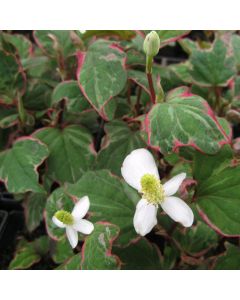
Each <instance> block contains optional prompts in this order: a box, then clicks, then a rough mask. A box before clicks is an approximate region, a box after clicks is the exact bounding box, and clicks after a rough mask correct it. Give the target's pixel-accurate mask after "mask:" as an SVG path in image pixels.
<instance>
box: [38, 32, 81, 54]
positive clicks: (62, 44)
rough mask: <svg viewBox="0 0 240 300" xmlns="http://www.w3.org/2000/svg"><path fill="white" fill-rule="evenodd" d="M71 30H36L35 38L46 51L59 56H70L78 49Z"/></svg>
mask: <svg viewBox="0 0 240 300" xmlns="http://www.w3.org/2000/svg"><path fill="white" fill-rule="evenodd" d="M70 33H71V31H70V30H36V31H35V32H34V39H35V41H36V43H37V45H38V46H39V48H41V49H42V50H43V51H44V53H46V54H47V55H49V56H57V55H59V52H60V53H61V54H62V55H63V56H69V55H71V54H74V52H75V51H76V49H75V47H74V46H73V43H72V40H71V35H70Z"/></svg>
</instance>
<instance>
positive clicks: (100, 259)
mask: <svg viewBox="0 0 240 300" xmlns="http://www.w3.org/2000/svg"><path fill="white" fill-rule="evenodd" d="M156 32H157V34H158V36H159V38H160V51H159V54H158V55H157V56H156V57H155V58H154V59H153V60H152V61H148V60H147V64H149V65H148V68H147V70H148V71H149V70H150V72H148V71H147V74H146V71H145V68H146V65H145V64H146V56H145V53H144V51H143V42H144V39H145V37H146V35H148V34H149V31H148V30H145V31H132V30H128V31H121V30H110V31H107V30H100V31H97V30H96V31H95V30H90V31H86V32H85V33H81V32H79V31H74V30H72V31H68V30H65V31H64V30H61V31H55V30H49V31H34V32H31V33H26V34H23V33H21V34H16V33H14V32H11V31H8V32H4V31H3V32H1V34H0V181H1V190H3V191H4V192H9V193H11V194H12V195H13V197H14V198H15V199H16V200H19V202H20V203H21V204H22V206H23V208H24V216H25V225H26V226H25V230H24V234H23V236H18V243H17V246H16V247H15V248H16V249H15V251H14V252H15V255H14V257H13V259H12V261H11V262H10V264H9V269H29V268H38V266H39V264H41V263H42V264H46V268H49V269H61V270H72V269H78V270H80V269H83V270H86V269H87V270H92V269H211V268H212V269H239V268H240V265H239V260H240V258H239V253H240V252H239V238H240V165H239V157H240V156H239V133H240V105H239V101H240V100H239V99H240V77H239V70H240V36H239V32H234V31H232V32H230V33H229V34H230V37H229V39H228V42H226V39H225V34H226V33H225V32H224V31H220V32H217V31H211V32H208V33H206V32H202V34H201V36H200V37H199V38H197V39H195V38H194V35H192V33H191V32H190V31H183V30H181V31H177V30H158V31H156ZM203 37H204V38H203ZM201 38H202V39H201ZM157 44H158V43H157ZM172 49H174V50H176V49H178V50H176V51H179V53H180V55H179V56H180V57H183V58H182V59H179V57H178V59H179V61H177V62H176V60H174V63H171V59H169V60H167V63H166V58H163V56H164V55H165V53H168V50H169V52H170V51H171V50H172ZM179 49H180V50H179ZM155 52H156V51H155ZM151 59H152V57H151ZM149 66H150V69H149ZM137 148H147V149H149V150H150V151H151V152H152V154H153V155H154V157H155V159H156V162H157V167H158V170H159V174H160V176H161V178H164V179H163V181H164V182H165V179H166V180H167V178H169V177H171V176H174V175H176V174H179V173H180V172H186V173H187V179H185V180H184V182H183V183H182V185H181V188H180V189H179V194H178V195H179V196H180V197H181V198H182V199H184V200H185V201H186V202H188V204H189V205H190V206H191V208H192V210H193V212H194V219H195V222H194V224H193V226H192V227H191V228H183V227H182V226H181V225H179V224H175V223H174V222H173V221H171V220H170V219H169V218H168V217H166V215H165V214H164V213H163V212H162V211H161V209H159V210H158V216H157V217H158V221H159V222H158V225H157V226H155V228H154V229H153V230H152V232H151V233H150V234H148V235H147V236H146V237H139V235H138V234H137V233H136V232H135V229H134V226H133V217H134V213H135V209H136V205H137V203H138V201H139V200H140V197H141V196H140V195H139V193H137V192H136V191H135V190H134V189H133V188H131V187H130V186H129V185H127V184H126V183H125V181H124V180H123V178H122V176H121V166H122V163H123V160H124V159H125V157H126V156H127V155H128V154H129V153H130V152H131V151H133V150H135V149H137ZM83 196H88V197H89V200H90V208H89V213H88V214H87V215H86V217H85V218H87V219H89V220H90V221H91V222H92V223H93V224H94V231H93V232H92V233H91V234H90V235H83V234H79V235H78V238H79V243H78V245H77V247H76V248H75V249H74V250H73V249H72V248H71V247H70V245H69V243H68V240H67V239H66V234H65V230H62V229H61V228H58V227H56V226H55V225H54V223H53V222H52V217H53V215H54V214H55V213H56V211H58V210H66V211H69V212H71V211H72V209H73V207H74V204H75V203H76V202H77V201H78V199H80V198H81V197H83ZM0 203H1V202H0ZM39 232H40V233H41V236H40V237H39Z"/></svg>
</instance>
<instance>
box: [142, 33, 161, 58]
mask: <svg viewBox="0 0 240 300" xmlns="http://www.w3.org/2000/svg"><path fill="white" fill-rule="evenodd" d="M159 48H160V38H159V36H158V34H157V33H156V31H151V32H150V33H149V34H148V35H147V36H146V38H145V40H144V43H143V50H144V52H145V53H146V55H147V56H149V57H154V56H155V55H157V54H158V51H159Z"/></svg>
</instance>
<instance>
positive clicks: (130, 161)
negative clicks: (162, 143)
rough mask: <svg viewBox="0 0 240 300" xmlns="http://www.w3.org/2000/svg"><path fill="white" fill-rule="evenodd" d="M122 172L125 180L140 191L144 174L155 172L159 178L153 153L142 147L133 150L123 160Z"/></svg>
mask: <svg viewBox="0 0 240 300" xmlns="http://www.w3.org/2000/svg"><path fill="white" fill-rule="evenodd" d="M121 173H122V176H123V178H124V179H125V181H126V182H127V183H128V184H129V185H131V186H132V187H133V188H135V189H137V190H138V191H140V190H141V183H140V181H141V178H142V176H143V175H144V174H153V175H155V176H156V177H157V178H159V175H158V169H157V166H156V163H155V160H154V158H153V156H152V154H151V153H150V152H149V151H148V150H146V149H144V148H140V149H137V150H134V151H132V152H131V153H130V154H129V155H128V156H127V157H126V158H125V159H124V161H123V164H122V168H121Z"/></svg>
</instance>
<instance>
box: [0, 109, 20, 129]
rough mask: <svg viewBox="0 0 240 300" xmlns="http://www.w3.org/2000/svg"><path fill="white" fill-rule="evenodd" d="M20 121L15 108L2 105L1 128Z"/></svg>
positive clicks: (0, 114) (0, 113)
mask: <svg viewBox="0 0 240 300" xmlns="http://www.w3.org/2000/svg"><path fill="white" fill-rule="evenodd" d="M17 123H18V113H17V110H16V109H15V108H8V107H6V108H5V107H4V108H3V107H1V110H0V128H9V127H12V126H15V125H16V124H17Z"/></svg>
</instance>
